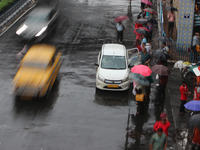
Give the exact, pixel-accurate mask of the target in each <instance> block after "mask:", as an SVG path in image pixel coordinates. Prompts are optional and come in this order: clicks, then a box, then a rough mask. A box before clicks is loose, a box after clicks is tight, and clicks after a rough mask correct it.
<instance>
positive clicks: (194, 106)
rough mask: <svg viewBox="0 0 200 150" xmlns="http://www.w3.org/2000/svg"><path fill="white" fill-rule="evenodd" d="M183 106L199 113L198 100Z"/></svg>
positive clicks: (199, 105) (199, 103) (199, 104)
mask: <svg viewBox="0 0 200 150" xmlns="http://www.w3.org/2000/svg"><path fill="white" fill-rule="evenodd" d="M184 106H185V108H186V109H189V110H192V111H200V101H198V100H192V101H189V102H188V103H186V104H185V105H184Z"/></svg>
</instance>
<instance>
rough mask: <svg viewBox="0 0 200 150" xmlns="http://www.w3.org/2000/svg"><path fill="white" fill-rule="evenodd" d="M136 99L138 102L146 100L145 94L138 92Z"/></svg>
mask: <svg viewBox="0 0 200 150" xmlns="http://www.w3.org/2000/svg"><path fill="white" fill-rule="evenodd" d="M135 100H136V101H137V102H143V101H144V94H136V96H135Z"/></svg>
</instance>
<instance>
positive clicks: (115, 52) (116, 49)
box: [102, 44, 126, 56]
mask: <svg viewBox="0 0 200 150" xmlns="http://www.w3.org/2000/svg"><path fill="white" fill-rule="evenodd" d="M125 54H126V48H125V46H124V45H121V44H104V45H103V46H102V55H111V56H125Z"/></svg>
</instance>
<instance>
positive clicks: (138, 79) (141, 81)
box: [130, 73, 150, 86]
mask: <svg viewBox="0 0 200 150" xmlns="http://www.w3.org/2000/svg"><path fill="white" fill-rule="evenodd" d="M130 79H132V80H134V81H135V82H136V83H138V84H139V85H141V86H144V85H149V84H150V82H149V81H148V79H147V78H146V77H144V76H143V75H141V74H138V73H131V74H130Z"/></svg>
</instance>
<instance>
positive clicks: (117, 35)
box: [117, 31, 120, 42]
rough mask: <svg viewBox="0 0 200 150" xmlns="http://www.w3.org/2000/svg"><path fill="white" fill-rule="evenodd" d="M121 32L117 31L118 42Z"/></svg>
mask: <svg viewBox="0 0 200 150" xmlns="http://www.w3.org/2000/svg"><path fill="white" fill-rule="evenodd" d="M119 34H120V32H119V31H117V42H118V41H119V36H120V35H119Z"/></svg>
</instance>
